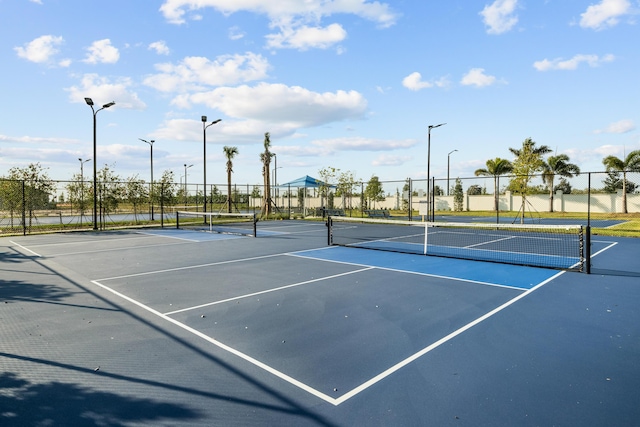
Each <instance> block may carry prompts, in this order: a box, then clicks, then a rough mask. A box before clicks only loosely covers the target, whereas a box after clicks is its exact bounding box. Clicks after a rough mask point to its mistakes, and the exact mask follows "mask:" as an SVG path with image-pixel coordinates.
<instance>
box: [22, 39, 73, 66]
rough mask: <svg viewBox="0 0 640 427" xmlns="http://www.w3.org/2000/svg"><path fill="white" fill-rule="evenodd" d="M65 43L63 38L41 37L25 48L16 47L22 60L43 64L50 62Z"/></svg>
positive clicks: (27, 44)
mask: <svg viewBox="0 0 640 427" xmlns="http://www.w3.org/2000/svg"><path fill="white" fill-rule="evenodd" d="M63 42H64V39H63V38H62V37H61V36H52V35H46V36H40V37H38V38H36V39H33V40H32V41H30V42H29V43H26V44H25V45H24V46H23V47H14V48H13V49H14V50H15V51H16V53H17V54H18V56H19V57H20V58H24V59H26V60H27V61H31V62H36V63H43V62H48V61H49V60H50V59H51V57H52V56H54V55H55V54H56V53H58V49H57V46H60V45H61V44H62V43H63Z"/></svg>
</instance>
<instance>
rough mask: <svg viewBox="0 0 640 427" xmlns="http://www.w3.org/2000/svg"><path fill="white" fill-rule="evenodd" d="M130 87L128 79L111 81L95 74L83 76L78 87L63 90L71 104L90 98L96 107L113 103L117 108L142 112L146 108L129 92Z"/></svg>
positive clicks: (130, 82)
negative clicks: (67, 93)
mask: <svg viewBox="0 0 640 427" xmlns="http://www.w3.org/2000/svg"><path fill="white" fill-rule="evenodd" d="M132 85H133V83H132V81H131V79H130V78H128V77H122V78H120V79H116V80H115V81H112V80H110V79H108V78H106V77H100V76H98V75H97V74H85V75H84V76H83V77H82V80H81V81H80V84H79V85H78V86H71V87H70V88H67V89H65V90H66V91H67V92H69V99H70V100H71V102H81V103H84V102H85V101H84V98H92V99H93V101H94V102H95V103H96V105H102V104H105V103H107V102H110V101H115V102H116V105H115V106H116V107H117V108H126V109H133V110H144V109H145V108H146V107H147V106H146V104H145V103H144V102H142V101H141V100H140V99H139V98H138V95H137V94H136V93H135V92H132V91H131V90H130V87H131V86H132ZM112 108H113V107H112Z"/></svg>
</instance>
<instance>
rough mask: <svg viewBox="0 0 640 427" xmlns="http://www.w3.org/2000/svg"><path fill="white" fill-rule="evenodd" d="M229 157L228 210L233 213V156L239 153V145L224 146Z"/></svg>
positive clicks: (223, 149) (226, 155) (225, 153)
mask: <svg viewBox="0 0 640 427" xmlns="http://www.w3.org/2000/svg"><path fill="white" fill-rule="evenodd" d="M222 151H224V156H225V157H226V158H227V212H229V213H231V173H232V172H233V162H232V160H233V158H234V157H235V156H236V154H238V147H228V146H226V145H225V146H224V147H223V148H222Z"/></svg>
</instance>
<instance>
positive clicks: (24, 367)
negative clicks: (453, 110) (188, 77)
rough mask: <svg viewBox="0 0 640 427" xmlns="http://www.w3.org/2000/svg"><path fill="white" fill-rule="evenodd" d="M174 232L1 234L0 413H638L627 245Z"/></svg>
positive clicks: (383, 416) (58, 417)
mask: <svg viewBox="0 0 640 427" xmlns="http://www.w3.org/2000/svg"><path fill="white" fill-rule="evenodd" d="M259 227H260V229H259V231H258V237H256V238H253V237H239V236H235V235H231V234H212V233H203V232H194V231H182V230H173V229H149V230H145V231H117V232H101V233H68V234H57V235H42V236H26V237H23V236H20V237H5V238H2V239H0V271H1V272H2V276H1V278H0V320H2V323H1V325H2V326H1V327H0V328H1V329H0V333H1V338H2V339H1V340H0V361H1V362H2V364H1V366H2V373H0V391H2V392H1V393H0V425H3V426H4V425H7V426H11V425H89V426H98V425H154V426H156V425H166V426H169V425H171V426H174V425H193V426H196V425H197V426H209V425H267V426H271V425H296V426H298V425H301V426H307V425H308V426H358V425H361V426H371V425H373V426H382V425H385V426H387V425H392V426H409V425H416V426H417V425H420V426H422V425H438V426H440V425H455V426H459V425H468V426H477V425H491V426H512V425H525V426H526V425H531V426H534V425H535V426H537V425H616V426H627V425H628V426H632V425H637V424H638V420H640V408H639V406H638V404H637V392H636V390H637V387H638V384H640V364H638V360H640V311H639V310H638V309H637V307H638V304H639V303H640V267H638V266H637V263H634V259H635V258H636V257H637V254H638V253H640V252H639V249H640V241H638V240H634V239H612V238H609V237H599V236H593V237H592V257H593V259H592V261H593V262H592V274H585V273H580V272H568V271H563V270H554V269H546V268H536V267H525V266H519V265H507V264H499V263H495V262H482V261H470V260H460V259H451V258H443V257H435V256H424V255H415V254H400V253H393V252H383V251H379V250H367V249H362V248H351V247H337V246H328V245H327V228H326V226H325V224H324V223H321V222H303V221H274V222H261V223H259Z"/></svg>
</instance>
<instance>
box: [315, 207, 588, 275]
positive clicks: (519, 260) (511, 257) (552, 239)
mask: <svg viewBox="0 0 640 427" xmlns="http://www.w3.org/2000/svg"><path fill="white" fill-rule="evenodd" d="M327 225H328V230H329V236H328V242H329V245H340V246H350V247H356V248H365V249H375V250H381V251H392V252H404V253H410V254H420V255H434V256H443V257H450V258H461V259H470V260H479V261H491V262H499V263H506V264H518V265H526V266H535V267H547V268H557V269H564V270H578V271H580V270H582V269H583V266H584V263H585V255H584V254H585V250H584V246H585V245H584V232H583V227H582V226H581V225H542V224H484V223H452V222H448V223H444V222H414V221H399V220H383V219H370V218H350V217H330V218H329V220H328V224H327Z"/></svg>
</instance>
